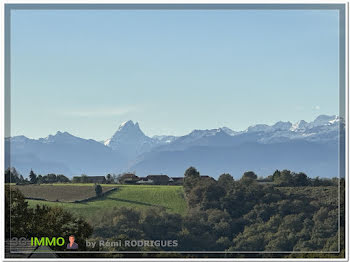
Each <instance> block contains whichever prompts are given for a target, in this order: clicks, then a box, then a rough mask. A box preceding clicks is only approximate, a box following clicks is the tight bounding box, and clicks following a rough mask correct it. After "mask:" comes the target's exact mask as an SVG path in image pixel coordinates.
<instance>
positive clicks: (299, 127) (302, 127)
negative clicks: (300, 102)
mask: <svg viewBox="0 0 350 262" xmlns="http://www.w3.org/2000/svg"><path fill="white" fill-rule="evenodd" d="M307 127H308V123H307V122H306V121H304V120H300V121H298V122H296V123H295V124H293V125H292V127H291V128H290V131H298V130H305V129H306V128H307Z"/></svg>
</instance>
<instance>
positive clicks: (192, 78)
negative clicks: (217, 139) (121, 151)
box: [11, 10, 339, 140]
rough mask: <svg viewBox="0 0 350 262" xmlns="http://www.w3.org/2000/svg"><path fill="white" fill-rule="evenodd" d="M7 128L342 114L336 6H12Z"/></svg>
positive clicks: (91, 129)
mask: <svg viewBox="0 0 350 262" xmlns="http://www.w3.org/2000/svg"><path fill="white" fill-rule="evenodd" d="M11 15H12V16H11V23H12V24H11V76H12V79H11V110H12V115H11V121H12V123H11V124H12V126H11V128H12V130H11V132H12V133H11V135H26V136H28V137H32V138H38V137H45V136H47V135H48V134H54V133H56V132H57V131H58V130H60V131H68V132H70V133H72V134H74V135H77V136H80V137H84V138H94V139H98V140H101V139H106V138H109V137H110V136H111V135H112V134H113V133H114V132H115V131H116V129H117V128H118V126H119V124H120V123H122V122H124V121H126V120H129V119H131V120H134V121H138V122H139V124H140V127H141V129H142V130H143V131H144V132H145V133H146V134H147V135H150V136H152V135H159V134H174V135H184V134H186V133H188V132H190V131H192V130H193V129H210V128H217V127H222V126H227V127H229V128H231V129H234V130H243V129H245V128H247V127H248V126H249V125H252V124H258V123H266V124H272V123H274V122H277V121H279V120H283V121H292V122H293V121H297V120H300V119H304V120H306V121H310V120H313V119H314V118H315V117H316V116H318V115H320V114H338V104H339V103H338V99H339V97H338V72H339V71H338V70H339V69H338V26H339V25H338V24H339V23H338V11H335V10H334V11H333V10H329V11H326V10H325V11H313V10H312V11H310V10H309V11H307V10H305V11H302V10H300V11H296V10H290V11H289V10H285V11H282V10H275V11H269V10H259V11H258V10H255V11H254V10H251V11H248V10H230V11H229V10H221V11H220V10H216V11H214V10H213V11H200V10H192V11H189V10H182V11H178V10H172V11H171V10H163V11H160V10H158V11H157V10H144V11H140V10H130V11H118V10H113V11H112V10H110V11H109V10H105V11H103V10H100V11H97V10H80V11H73V10H68V11H67V10H66V11H64V10H62V11H49V10H42V11H40V10H15V11H12V13H11Z"/></svg>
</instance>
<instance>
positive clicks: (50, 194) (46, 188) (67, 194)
mask: <svg viewBox="0 0 350 262" xmlns="http://www.w3.org/2000/svg"><path fill="white" fill-rule="evenodd" d="M58 185H59V184H58ZM61 185H64V186H56V185H54V184H41V185H38V184H31V185H12V186H11V187H12V188H17V189H19V190H20V191H21V192H22V193H23V195H24V196H25V197H26V198H29V199H36V200H47V201H57V202H75V201H81V200H85V199H88V198H91V197H96V192H95V186H94V185H89V186H85V185H82V184H79V185H74V184H61ZM114 188H116V186H114V187H111V186H105V185H102V192H103V193H106V192H108V191H109V190H111V189H114Z"/></svg>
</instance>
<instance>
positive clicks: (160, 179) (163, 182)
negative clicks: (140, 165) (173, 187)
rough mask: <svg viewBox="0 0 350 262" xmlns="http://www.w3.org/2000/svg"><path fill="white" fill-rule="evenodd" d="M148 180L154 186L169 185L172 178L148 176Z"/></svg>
mask: <svg viewBox="0 0 350 262" xmlns="http://www.w3.org/2000/svg"><path fill="white" fill-rule="evenodd" d="M146 178H147V180H152V181H153V184H154V185H167V184H169V180H170V178H169V177H168V176H167V175H148V176H147V177H146Z"/></svg>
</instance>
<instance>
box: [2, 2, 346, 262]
mask: <svg viewBox="0 0 350 262" xmlns="http://www.w3.org/2000/svg"><path fill="white" fill-rule="evenodd" d="M5 4H346V10H345V19H346V25H345V26H346V28H345V40H346V44H345V56H346V57H345V74H346V77H345V78H346V79H345V89H346V91H345V94H346V98H345V100H346V111H345V118H346V120H347V121H346V141H345V142H346V152H345V160H346V169H345V176H346V179H345V185H346V190H345V192H346V196H345V201H346V205H345V217H346V224H345V243H346V244H345V258H341V259H334V258H332V259H330V258H324V259H323V258H322V259H320V258H316V259H314V258H310V259H306V258H289V259H288V258H286V259H281V258H266V259H265V258H255V259H253V258H227V259H225V258H222V259H219V258H204V259H203V258H192V259H175V258H170V259H169V258H142V259H140V258H138V259H135V258H120V259H118V258H115V259H113V258H107V259H103V258H85V259H83V258H81V259H80V258H78V259H72V258H65V259H62V258H61V259H48V258H46V259H44V260H43V259H30V260H31V261H45V260H51V261H96V260H99V261H112V260H113V261H155V260H157V261H330V260H332V261H349V248H350V243H349V221H348V217H349V191H348V189H349V181H348V179H349V1H342V0H308V1H300V0H288V1H283V0H270V1H263V0H245V1H242V0H241V1H235V0H220V1H218V2H213V0H189V1H186V0H149V1H147V0H129V1H125V0H120V1H118V0H101V1H98V0H95V1H93V0H73V1H70V0H53V1H48V0H46V1H45V0H33V1H31V0H19V1H18V0H17V1H16V0H3V1H2V3H1V5H0V18H1V22H0V25H1V27H0V28H1V29H0V30H1V36H2V37H1V45H0V46H1V55H0V57H1V60H2V63H1V65H0V72H1V76H2V77H0V79H1V84H0V87H1V88H0V89H1V92H0V105H1V106H0V122H1V127H0V150H1V153H0V172H1V173H0V174H4V162H5V161H4V137H5V128H4V125H5V117H4V115H5V108H4V107H5V96H4V76H5V68H4V55H5V46H4V45H5V42H4V34H5V25H4V19H5V6H4V5H5ZM0 190H1V193H0V208H1V211H2V212H1V214H2V215H1V216H0V224H1V230H0V234H1V235H0V239H1V247H0V251H1V252H0V253H1V254H2V256H1V260H2V261H25V260H27V259H6V258H5V245H4V240H5V223H4V214H5V205H4V180H3V178H2V181H0Z"/></svg>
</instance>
